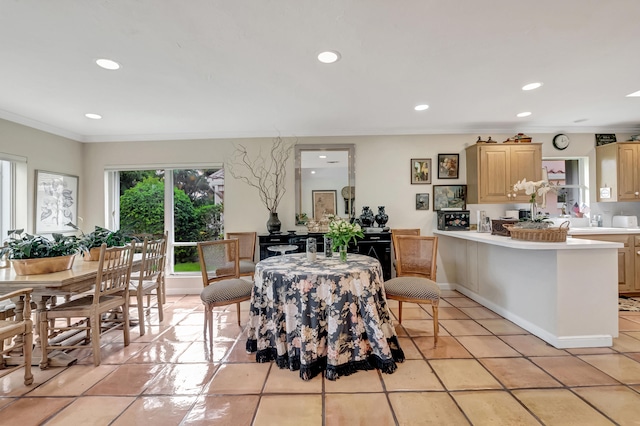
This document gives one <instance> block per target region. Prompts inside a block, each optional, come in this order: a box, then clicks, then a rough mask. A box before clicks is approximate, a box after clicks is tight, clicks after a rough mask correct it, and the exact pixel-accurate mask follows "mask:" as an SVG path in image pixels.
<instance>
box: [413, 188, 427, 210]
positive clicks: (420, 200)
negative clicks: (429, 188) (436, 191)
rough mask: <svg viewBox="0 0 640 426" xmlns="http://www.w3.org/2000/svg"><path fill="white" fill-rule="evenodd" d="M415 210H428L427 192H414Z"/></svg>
mask: <svg viewBox="0 0 640 426" xmlns="http://www.w3.org/2000/svg"><path fill="white" fill-rule="evenodd" d="M416 210H429V194H428V193H426V192H425V193H420V194H416Z"/></svg>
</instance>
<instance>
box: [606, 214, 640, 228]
mask: <svg viewBox="0 0 640 426" xmlns="http://www.w3.org/2000/svg"><path fill="white" fill-rule="evenodd" d="M611 226H612V227H614V228H637V227H638V217H637V216H614V217H613V219H611Z"/></svg>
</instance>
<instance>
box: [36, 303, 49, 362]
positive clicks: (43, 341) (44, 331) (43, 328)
mask: <svg viewBox="0 0 640 426" xmlns="http://www.w3.org/2000/svg"><path fill="white" fill-rule="evenodd" d="M38 322H39V323H40V347H41V352H42V358H40V370H46V369H47V368H49V350H48V349H49V347H48V346H49V320H48V319H47V313H46V312H40V318H38Z"/></svg>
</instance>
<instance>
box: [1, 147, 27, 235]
mask: <svg viewBox="0 0 640 426" xmlns="http://www.w3.org/2000/svg"><path fill="white" fill-rule="evenodd" d="M26 175H27V159H26V158H24V157H19V156H14V155H10V154H4V153H0V242H1V241H4V240H5V239H6V238H7V236H8V232H9V230H12V229H16V228H22V229H26V227H27V220H26V217H27V199H26V193H27V176H26Z"/></svg>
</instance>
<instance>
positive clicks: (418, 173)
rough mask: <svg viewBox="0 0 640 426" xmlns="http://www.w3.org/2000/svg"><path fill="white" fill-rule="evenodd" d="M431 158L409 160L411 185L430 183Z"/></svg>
mask: <svg viewBox="0 0 640 426" xmlns="http://www.w3.org/2000/svg"><path fill="white" fill-rule="evenodd" d="M431 173H432V172H431V158H412V159H411V183H412V184H414V183H431Z"/></svg>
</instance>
